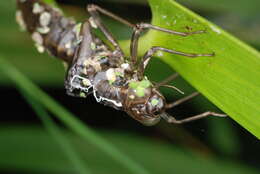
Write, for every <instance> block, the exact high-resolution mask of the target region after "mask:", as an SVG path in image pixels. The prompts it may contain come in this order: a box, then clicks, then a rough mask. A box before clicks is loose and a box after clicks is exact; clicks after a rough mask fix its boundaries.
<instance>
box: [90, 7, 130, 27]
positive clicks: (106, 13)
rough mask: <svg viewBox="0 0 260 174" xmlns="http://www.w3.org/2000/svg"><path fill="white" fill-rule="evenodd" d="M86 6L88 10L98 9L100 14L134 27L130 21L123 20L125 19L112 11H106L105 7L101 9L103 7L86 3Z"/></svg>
mask: <svg viewBox="0 0 260 174" xmlns="http://www.w3.org/2000/svg"><path fill="white" fill-rule="evenodd" d="M87 8H88V11H92V10H95V11H99V12H100V13H102V14H104V15H106V16H109V17H111V18H112V19H114V20H116V21H118V22H121V23H123V24H125V25H127V26H129V27H132V28H133V27H135V25H134V24H132V23H131V22H129V21H127V20H125V19H123V18H121V17H119V16H117V15H115V14H114V13H112V12H110V11H107V10H106V9H103V8H101V7H99V6H98V5H95V4H90V5H88V7H87Z"/></svg>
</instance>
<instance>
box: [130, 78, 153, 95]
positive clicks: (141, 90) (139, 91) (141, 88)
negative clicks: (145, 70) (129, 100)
mask: <svg viewBox="0 0 260 174" xmlns="http://www.w3.org/2000/svg"><path fill="white" fill-rule="evenodd" d="M150 86H151V82H150V81H149V80H142V81H140V82H130V83H129V87H130V88H132V89H134V90H136V95H137V96H138V97H143V96H144V95H145V89H146V88H148V87H150Z"/></svg>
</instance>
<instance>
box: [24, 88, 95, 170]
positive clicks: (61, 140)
mask: <svg viewBox="0 0 260 174" xmlns="http://www.w3.org/2000/svg"><path fill="white" fill-rule="evenodd" d="M20 93H21V94H22V95H23V97H24V98H25V100H26V101H27V102H28V103H29V104H30V105H31V107H32V108H33V110H34V111H35V113H36V115H37V116H38V117H39V119H40V120H41V121H42V123H43V125H44V126H45V128H46V129H47V131H48V132H49V133H50V134H51V136H52V137H53V138H54V140H55V141H56V142H57V143H58V144H59V146H60V147H61V149H62V150H63V152H64V153H65V154H66V155H67V157H68V159H69V160H70V161H71V163H72V164H73V165H74V166H75V169H76V171H78V172H79V173H80V174H91V173H92V172H91V171H90V169H89V168H87V167H86V165H85V164H84V163H83V161H82V160H81V159H80V156H79V154H78V153H77V152H76V151H75V150H74V148H73V147H72V145H71V144H70V143H69V141H68V140H67V139H66V137H65V136H64V135H63V133H62V132H61V130H60V129H59V128H58V126H57V125H56V124H55V123H54V121H53V120H52V119H51V116H50V115H49V114H48V113H47V111H46V110H45V109H44V108H42V106H41V105H40V104H39V103H38V102H37V101H35V99H33V98H32V97H30V96H29V95H28V94H26V92H24V91H23V90H21V91H20Z"/></svg>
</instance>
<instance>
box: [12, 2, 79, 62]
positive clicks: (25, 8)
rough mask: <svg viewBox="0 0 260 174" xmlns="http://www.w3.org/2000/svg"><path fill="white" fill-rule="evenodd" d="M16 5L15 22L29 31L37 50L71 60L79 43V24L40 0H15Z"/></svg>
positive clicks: (67, 60)
mask: <svg viewBox="0 0 260 174" xmlns="http://www.w3.org/2000/svg"><path fill="white" fill-rule="evenodd" d="M17 6H18V11H17V15H16V19H17V22H18V23H19V24H20V26H21V27H22V28H23V29H25V30H27V31H28V32H30V33H31V36H32V39H33V40H34V42H35V45H36V47H37V49H38V51H39V52H44V51H45V50H46V51H48V52H49V53H50V54H52V55H53V56H55V57H58V58H61V59H63V60H64V61H66V62H71V61H72V59H73V56H74V54H75V52H76V48H77V47H78V43H79V30H80V28H79V27H78V26H79V25H77V24H76V23H75V21H74V20H72V19H69V18H65V17H64V16H63V15H62V12H60V11H59V10H58V9H55V8H53V7H50V6H49V5H47V4H45V3H43V2H41V1H40V0H17Z"/></svg>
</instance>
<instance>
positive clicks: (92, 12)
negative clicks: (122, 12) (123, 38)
mask: <svg viewBox="0 0 260 174" xmlns="http://www.w3.org/2000/svg"><path fill="white" fill-rule="evenodd" d="M87 10H88V12H89V14H90V15H91V17H92V19H90V20H93V22H94V23H95V25H97V27H98V28H100V30H101V31H102V32H103V33H104V35H105V36H106V38H107V39H108V40H109V42H111V44H112V45H113V46H114V47H115V49H116V50H118V51H120V52H121V53H122V54H123V52H122V50H121V48H120V46H119V44H118V42H117V41H116V39H115V38H114V36H113V35H112V33H111V32H110V31H109V30H108V29H107V28H106V27H105V25H104V24H103V23H102V21H101V18H100V16H99V13H98V12H100V13H102V14H105V15H107V16H109V17H112V18H113V19H115V20H117V21H119V22H122V23H123V24H125V25H128V26H130V27H133V26H134V25H133V24H131V23H130V22H128V21H126V20H124V19H122V18H120V17H118V16H116V15H114V14H113V13H111V12H109V11H107V10H104V9H102V8H100V7H99V6H96V5H93V4H91V5H88V6H87Z"/></svg>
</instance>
